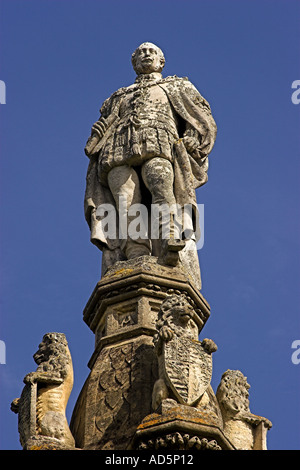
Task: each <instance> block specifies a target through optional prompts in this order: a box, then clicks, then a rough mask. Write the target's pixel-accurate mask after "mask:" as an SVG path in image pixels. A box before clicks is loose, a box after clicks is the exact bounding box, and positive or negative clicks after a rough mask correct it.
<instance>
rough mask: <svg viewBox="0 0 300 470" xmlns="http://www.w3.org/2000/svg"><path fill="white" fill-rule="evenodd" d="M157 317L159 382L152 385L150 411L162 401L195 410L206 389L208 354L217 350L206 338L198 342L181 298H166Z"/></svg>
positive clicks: (188, 309) (209, 368)
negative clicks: (167, 399)
mask: <svg viewBox="0 0 300 470" xmlns="http://www.w3.org/2000/svg"><path fill="white" fill-rule="evenodd" d="M159 316H160V318H159V321H158V323H157V328H158V333H157V335H156V336H155V337H154V344H155V349H156V353H157V357H158V370H159V379H158V380H157V381H156V383H155V384H154V389H153V395H152V408H153V410H156V409H157V408H158V406H159V405H160V404H161V403H162V401H163V400H165V399H166V398H171V399H173V400H175V401H176V402H177V403H180V404H182V405H187V406H194V407H197V406H198V404H199V402H200V399H201V397H202V396H203V395H204V393H205V392H206V391H207V389H208V388H209V386H210V382H211V375H212V353H213V352H215V351H216V350H217V346H216V344H215V343H214V341H213V340H211V339H208V338H206V339H204V340H203V341H202V342H200V341H198V336H199V330H198V326H197V324H196V322H195V319H194V312H193V308H192V307H191V305H190V304H189V302H188V301H187V300H186V298H185V296H183V295H172V296H169V297H167V298H166V299H165V300H164V302H163V303H162V305H161V308H160V312H159ZM208 393H210V392H208Z"/></svg>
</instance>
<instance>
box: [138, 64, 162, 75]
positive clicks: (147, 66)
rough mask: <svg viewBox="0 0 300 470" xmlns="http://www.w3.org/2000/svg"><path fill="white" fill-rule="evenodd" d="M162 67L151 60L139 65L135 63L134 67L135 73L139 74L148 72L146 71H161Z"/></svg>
mask: <svg viewBox="0 0 300 470" xmlns="http://www.w3.org/2000/svg"><path fill="white" fill-rule="evenodd" d="M162 69H163V67H162V66H161V65H160V64H158V65H154V64H153V63H152V62H151V63H149V64H147V63H144V64H140V65H137V66H136V67H135V69H134V70H135V72H136V74H137V75H141V74H148V73H153V72H159V73H160V72H161V71H162Z"/></svg>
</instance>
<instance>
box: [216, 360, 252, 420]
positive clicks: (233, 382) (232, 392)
mask: <svg viewBox="0 0 300 470" xmlns="http://www.w3.org/2000/svg"><path fill="white" fill-rule="evenodd" d="M249 388H250V385H249V384H248V382H247V377H245V376H244V374H243V373H242V372H241V371H240V370H230V369H228V370H227V371H226V372H224V373H223V375H222V378H221V382H220V384H219V386H218V389H217V392H216V396H217V399H218V401H219V403H225V402H230V400H231V399H233V398H234V397H235V396H239V397H240V399H241V402H243V409H244V411H247V410H249V400H248V396H249V393H248V390H249Z"/></svg>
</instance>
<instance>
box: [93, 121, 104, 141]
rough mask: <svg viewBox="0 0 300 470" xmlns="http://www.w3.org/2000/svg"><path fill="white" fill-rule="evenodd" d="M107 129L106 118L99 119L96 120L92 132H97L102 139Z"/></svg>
mask: <svg viewBox="0 0 300 470" xmlns="http://www.w3.org/2000/svg"><path fill="white" fill-rule="evenodd" d="M106 129H107V125H106V123H105V121H104V119H102V118H101V119H99V121H96V122H95V124H93V126H92V132H91V134H92V135H93V134H97V135H98V137H99V139H102V137H103V136H104V134H105V131H106Z"/></svg>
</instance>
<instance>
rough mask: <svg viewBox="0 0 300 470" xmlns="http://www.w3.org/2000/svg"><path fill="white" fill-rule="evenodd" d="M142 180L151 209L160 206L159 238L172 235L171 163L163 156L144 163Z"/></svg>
mask: <svg viewBox="0 0 300 470" xmlns="http://www.w3.org/2000/svg"><path fill="white" fill-rule="evenodd" d="M142 178H143V181H144V183H145V185H146V187H147V188H148V190H149V191H150V193H151V196H152V205H153V206H156V207H153V206H152V211H155V210H157V209H158V207H160V208H161V210H162V212H161V213H160V214H159V216H160V225H159V239H161V238H166V237H168V235H169V236H170V238H172V236H173V232H174V225H173V223H172V216H173V212H174V207H175V204H176V199H175V196H174V190H173V182H174V171H173V166H172V163H171V162H169V160H166V159H165V158H160V157H155V158H152V159H151V160H148V161H146V162H145V163H144V165H143V167H142Z"/></svg>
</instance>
